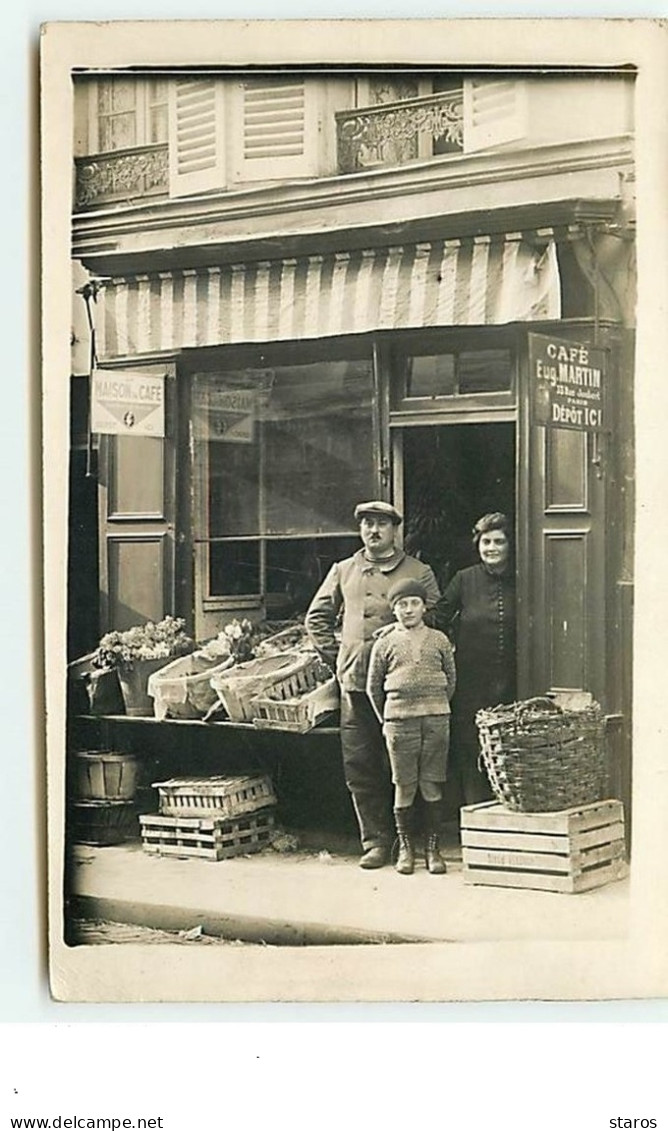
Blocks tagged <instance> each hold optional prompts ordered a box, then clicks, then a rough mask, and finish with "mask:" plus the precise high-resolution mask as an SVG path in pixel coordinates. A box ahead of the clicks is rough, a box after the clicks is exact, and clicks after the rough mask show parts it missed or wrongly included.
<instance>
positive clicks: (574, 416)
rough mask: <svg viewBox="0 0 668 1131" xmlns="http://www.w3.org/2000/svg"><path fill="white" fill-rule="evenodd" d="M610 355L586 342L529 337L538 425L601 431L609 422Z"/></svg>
mask: <svg viewBox="0 0 668 1131" xmlns="http://www.w3.org/2000/svg"><path fill="white" fill-rule="evenodd" d="M607 361H608V356H607V352H606V350H604V349H600V348H599V347H596V346H590V345H587V344H585V343H583V342H573V341H571V340H570V339H567V338H552V337H548V336H547V335H546V334H529V389H530V397H531V412H532V419H533V422H534V424H542V425H544V426H545V427H546V428H571V429H575V430H576V431H578V432H600V431H602V430H603V429H605V428H606V427H607V421H606V419H605V397H604V394H605V382H606V380H607Z"/></svg>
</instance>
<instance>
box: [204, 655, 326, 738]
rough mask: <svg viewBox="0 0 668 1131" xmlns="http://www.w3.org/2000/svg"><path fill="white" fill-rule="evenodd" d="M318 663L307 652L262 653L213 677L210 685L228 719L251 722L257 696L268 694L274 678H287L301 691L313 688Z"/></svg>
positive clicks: (314, 657) (274, 681)
mask: <svg viewBox="0 0 668 1131" xmlns="http://www.w3.org/2000/svg"><path fill="white" fill-rule="evenodd" d="M317 662H318V661H317V657H316V656H315V654H313V653H309V652H281V653H278V654H277V655H275V656H263V657H261V658H260V659H256V660H248V661H247V662H246V663H243V664H237V665H236V666H235V667H233V668H230V670H229V671H226V672H222V674H220V675H214V676H212V677H211V686H212V688H213V689H214V691H215V692H216V694H217V696H218V698H219V699H220V701H221V703H222V705H223V707H224V708H225V710H226V711H227V714H228V716H229V717H230V718H231V719H233V720H234V721H235V722H252V720H253V712H254V708H253V700H254V699H255V698H256V696H258V695H264V694H268V693H269V692H270V690H271V688H272V687H273V685H274V684H275V683H276V681H277V680H290V681H291V682H292V684H293V685H294V687H295V689H297V688H299V689H300V690H303V691H306V690H307V689H308V687H314V686H315V683H316V677H315V672H316V668H317ZM295 693H296V691H295Z"/></svg>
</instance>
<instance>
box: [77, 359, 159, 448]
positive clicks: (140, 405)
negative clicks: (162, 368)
mask: <svg viewBox="0 0 668 1131" xmlns="http://www.w3.org/2000/svg"><path fill="white" fill-rule="evenodd" d="M91 431H93V432H100V433H104V434H106V435H111V436H164V434H165V378H164V375H163V374H159V375H158V376H148V375H147V374H145V373H137V372H131V371H129V370H121V369H114V370H101V369H98V370H95V371H94V373H93V379H92V384H91Z"/></svg>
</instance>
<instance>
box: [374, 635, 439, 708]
mask: <svg viewBox="0 0 668 1131" xmlns="http://www.w3.org/2000/svg"><path fill="white" fill-rule="evenodd" d="M455 681H456V673H455V660H454V654H453V650H452V645H451V643H450V641H449V640H448V638H447V636H446V635H445V634H444V633H443V632H439V631H438V630H437V629H435V628H427V627H426V626H423V627H422V628H418V629H405V628H402V627H401V626H400V625H397V626H396V627H395V628H393V629H392V631H391V632H388V633H386V634H385V635H384V636H381V637H379V639H378V640H376V642H375V644H374V646H373V649H372V652H371V659H370V662H369V674H368V678H367V685H366V690H367V695H368V696H369V699H370V700H371V703H372V706H373V709H374V711H375V712H376V714H377V716H378V718H379V719H380V720H381V722H382V721H383V719H407V718H414V717H416V716H421V715H449V714H450V699H451V698H452V695H453V693H454V690H455Z"/></svg>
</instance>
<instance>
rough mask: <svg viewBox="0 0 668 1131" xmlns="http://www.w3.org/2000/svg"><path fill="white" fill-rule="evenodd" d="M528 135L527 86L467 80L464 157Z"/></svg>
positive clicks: (503, 81) (485, 80)
mask: <svg viewBox="0 0 668 1131" xmlns="http://www.w3.org/2000/svg"><path fill="white" fill-rule="evenodd" d="M526 132H527V93H526V83H524V82H513V81H511V80H505V79H501V80H493V79H492V80H490V79H465V80H464V153H476V152H477V151H478V150H480V149H491V148H493V147H494V146H497V145H505V144H506V143H507V142H510V141H517V140H518V139H519V138H522V137H524V136H525V135H526Z"/></svg>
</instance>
